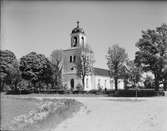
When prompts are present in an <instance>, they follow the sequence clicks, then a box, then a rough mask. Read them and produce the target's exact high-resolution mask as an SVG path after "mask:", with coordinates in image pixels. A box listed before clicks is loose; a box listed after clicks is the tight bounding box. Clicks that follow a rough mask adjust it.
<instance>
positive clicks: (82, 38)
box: [81, 36, 84, 45]
mask: <svg viewBox="0 0 167 131" xmlns="http://www.w3.org/2000/svg"><path fill="white" fill-rule="evenodd" d="M81 40H82V41H81V43H82V45H83V44H84V37H83V36H82V37H81Z"/></svg>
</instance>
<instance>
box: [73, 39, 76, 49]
mask: <svg viewBox="0 0 167 131" xmlns="http://www.w3.org/2000/svg"><path fill="white" fill-rule="evenodd" d="M76 46H77V37H74V41H73V47H76Z"/></svg>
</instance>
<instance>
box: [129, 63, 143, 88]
mask: <svg viewBox="0 0 167 131" xmlns="http://www.w3.org/2000/svg"><path fill="white" fill-rule="evenodd" d="M126 67H127V68H126V69H127V74H128V75H127V77H128V79H129V81H130V82H131V83H132V85H133V87H137V83H138V82H139V81H140V78H141V73H142V68H141V67H139V66H136V64H135V63H134V61H133V60H131V61H127V66H126Z"/></svg>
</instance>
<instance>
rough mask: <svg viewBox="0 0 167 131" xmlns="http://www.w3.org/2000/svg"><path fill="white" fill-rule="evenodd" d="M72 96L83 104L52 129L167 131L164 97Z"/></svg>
mask: <svg viewBox="0 0 167 131" xmlns="http://www.w3.org/2000/svg"><path fill="white" fill-rule="evenodd" d="M75 99H77V100H79V101H80V102H82V103H83V104H84V105H85V106H86V107H83V108H82V110H81V111H80V112H78V113H77V114H76V115H75V116H74V117H72V118H70V119H67V120H65V121H64V122H63V123H61V124H60V125H59V126H58V127H57V128H56V129H54V130H53V131H167V117H166V116H167V97H156V98H155V97H154V98H144V99H143V98H140V99H138V100H137V101H136V100H135V99H127V98H103V97H99V98H75Z"/></svg>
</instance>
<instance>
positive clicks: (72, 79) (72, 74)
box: [62, 22, 124, 91]
mask: <svg viewBox="0 0 167 131" xmlns="http://www.w3.org/2000/svg"><path fill="white" fill-rule="evenodd" d="M86 42H87V40H86V33H85V31H84V30H83V29H82V28H81V27H80V26H79V22H77V27H75V28H74V29H73V30H72V32H71V43H70V44H71V48H69V49H66V50H64V55H65V57H64V64H63V70H62V77H63V85H64V86H66V87H67V88H68V89H73V90H76V89H77V86H81V85H82V80H81V78H79V77H78V76H77V69H76V61H77V58H78V56H79V55H81V53H80V49H79V48H80V47H81V46H83V45H85V44H86ZM99 88H101V89H115V85H114V79H113V78H110V76H109V70H106V69H101V68H95V67H94V70H93V74H91V75H89V76H86V77H85V87H84V90H85V91H89V90H94V89H95V90H96V89H97V90H98V89H99ZM118 89H124V81H123V79H119V80H118Z"/></svg>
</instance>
